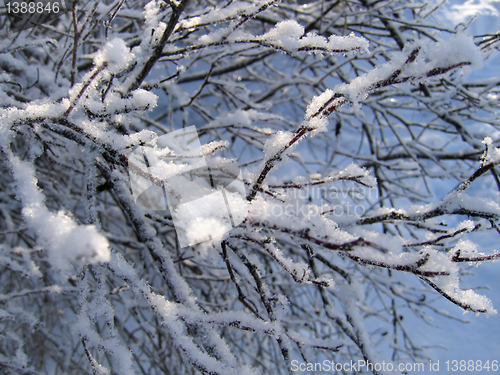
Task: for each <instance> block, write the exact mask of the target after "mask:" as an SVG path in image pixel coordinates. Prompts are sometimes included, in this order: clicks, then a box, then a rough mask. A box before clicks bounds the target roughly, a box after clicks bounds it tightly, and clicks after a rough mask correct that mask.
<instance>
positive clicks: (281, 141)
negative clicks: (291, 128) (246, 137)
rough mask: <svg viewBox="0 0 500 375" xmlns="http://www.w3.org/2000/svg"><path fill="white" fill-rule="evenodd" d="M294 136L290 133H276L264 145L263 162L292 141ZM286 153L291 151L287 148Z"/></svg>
mask: <svg viewBox="0 0 500 375" xmlns="http://www.w3.org/2000/svg"><path fill="white" fill-rule="evenodd" d="M293 137H294V134H293V133H291V132H284V131H281V130H280V131H278V132H276V134H274V135H273V136H272V137H271V139H269V140H268V141H267V142H266V144H265V145H264V160H269V159H271V158H272V157H273V156H274V155H276V154H277V153H278V152H279V151H281V150H282V149H283V148H284V147H285V146H287V145H288V144H289V143H290V141H291V140H292V139H293ZM287 151H288V152H290V151H291V149H290V148H289V149H288V150H287Z"/></svg>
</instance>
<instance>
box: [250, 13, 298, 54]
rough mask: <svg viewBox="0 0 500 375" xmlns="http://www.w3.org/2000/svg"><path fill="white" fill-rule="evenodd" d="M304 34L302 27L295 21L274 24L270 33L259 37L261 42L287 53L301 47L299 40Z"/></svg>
mask: <svg viewBox="0 0 500 375" xmlns="http://www.w3.org/2000/svg"><path fill="white" fill-rule="evenodd" d="M303 34H304V27H303V26H301V25H300V24H299V23H298V22H297V21H293V20H288V21H282V22H279V23H278V24H276V26H275V27H273V28H272V29H271V30H270V31H268V32H267V33H266V34H264V35H262V36H261V37H260V39H261V40H263V41H267V42H270V43H272V44H273V45H275V46H277V47H280V48H283V49H285V50H287V51H294V50H297V49H299V48H300V47H302V43H301V42H300V41H299V38H300V37H301V36H302V35H303Z"/></svg>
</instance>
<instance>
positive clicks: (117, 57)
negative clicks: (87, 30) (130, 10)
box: [94, 38, 135, 73]
mask: <svg viewBox="0 0 500 375" xmlns="http://www.w3.org/2000/svg"><path fill="white" fill-rule="evenodd" d="M134 58H135V55H134V54H133V53H131V52H130V48H128V47H127V44H126V43H125V41H124V40H123V39H120V38H115V39H112V40H110V41H108V42H107V43H106V44H105V45H104V47H103V48H101V49H100V50H99V51H98V52H97V53H96V55H95V57H94V64H95V65H96V66H97V67H100V66H103V65H104V64H107V68H108V70H109V71H110V72H111V73H118V72H119V71H121V70H123V69H126V68H127V67H128V66H129V64H130V63H131V62H132V61H133V60H134Z"/></svg>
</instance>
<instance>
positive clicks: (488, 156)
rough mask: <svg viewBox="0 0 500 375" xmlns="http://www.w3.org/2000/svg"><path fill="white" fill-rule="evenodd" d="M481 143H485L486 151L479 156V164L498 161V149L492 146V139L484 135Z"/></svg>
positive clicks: (499, 150) (499, 155) (499, 156)
mask: <svg viewBox="0 0 500 375" xmlns="http://www.w3.org/2000/svg"><path fill="white" fill-rule="evenodd" d="M483 143H484V144H485V145H486V151H485V152H484V154H483V156H482V158H481V166H483V165H486V164H490V163H498V162H500V149H498V148H496V147H494V146H493V140H492V139H491V138H490V137H486V138H484V140H483Z"/></svg>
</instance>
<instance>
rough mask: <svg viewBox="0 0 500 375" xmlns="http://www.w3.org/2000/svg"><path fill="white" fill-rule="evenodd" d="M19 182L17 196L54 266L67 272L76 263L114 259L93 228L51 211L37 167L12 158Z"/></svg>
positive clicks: (103, 240)
mask: <svg viewBox="0 0 500 375" xmlns="http://www.w3.org/2000/svg"><path fill="white" fill-rule="evenodd" d="M9 159H10V164H11V166H12V172H13V174H14V178H15V181H16V193H17V196H18V198H19V199H20V200H21V202H22V204H23V209H22V214H23V217H24V219H25V221H26V224H27V225H28V227H29V228H31V229H32V230H33V231H34V232H35V233H36V234H37V237H38V242H39V243H40V245H42V246H43V247H44V248H46V249H47V251H48V259H49V262H50V264H51V265H52V267H54V268H55V269H57V270H59V271H61V272H62V273H67V272H69V271H70V270H71V269H72V263H73V264H84V263H97V262H107V261H109V258H110V250H109V244H108V240H107V239H106V238H105V237H104V236H103V235H101V234H100V233H99V232H98V231H97V229H96V227H95V226H93V225H78V224H76V223H75V222H74V221H73V219H71V218H70V217H69V216H68V215H66V214H65V213H63V212H62V211H60V212H58V213H57V214H53V213H52V212H50V211H49V210H48V209H47V207H46V206H45V203H44V199H45V198H44V196H43V194H42V192H41V191H40V189H39V188H38V186H37V180H36V178H35V176H34V172H33V167H32V166H31V165H30V164H29V163H28V162H23V161H21V160H19V159H18V158H17V157H15V156H13V155H10V157H9Z"/></svg>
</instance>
